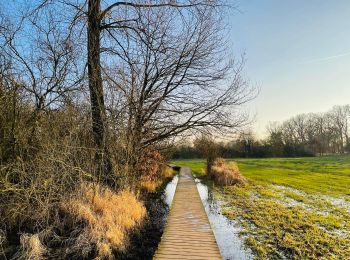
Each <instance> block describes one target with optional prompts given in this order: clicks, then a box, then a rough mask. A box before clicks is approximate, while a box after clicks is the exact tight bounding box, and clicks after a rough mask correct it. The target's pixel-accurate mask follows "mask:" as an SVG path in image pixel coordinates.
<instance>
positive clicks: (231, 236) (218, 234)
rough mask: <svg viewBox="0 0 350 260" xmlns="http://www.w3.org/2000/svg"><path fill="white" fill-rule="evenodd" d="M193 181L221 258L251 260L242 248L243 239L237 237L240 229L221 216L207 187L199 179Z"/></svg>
mask: <svg viewBox="0 0 350 260" xmlns="http://www.w3.org/2000/svg"><path fill="white" fill-rule="evenodd" d="M195 180H196V183H197V189H198V192H199V195H200V197H201V199H202V202H203V205H204V207H205V211H206V212H207V215H208V218H209V221H210V224H211V227H212V229H213V231H214V235H215V238H216V241H217V243H218V246H219V249H220V253H221V255H222V257H223V258H224V259H229V260H233V259H234V260H236V259H253V258H254V257H253V255H252V253H251V251H250V250H246V249H245V248H244V244H243V239H242V238H241V237H240V236H239V232H240V231H241V229H240V228H239V226H238V223H237V222H235V221H234V220H229V219H227V218H226V217H225V216H224V215H223V214H222V211H221V208H220V205H219V203H220V202H219V201H215V200H213V199H212V194H211V193H210V191H209V189H208V187H207V186H206V185H204V184H202V183H201V182H200V180H199V179H195Z"/></svg>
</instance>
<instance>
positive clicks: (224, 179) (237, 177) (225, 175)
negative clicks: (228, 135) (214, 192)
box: [211, 158, 246, 185]
mask: <svg viewBox="0 0 350 260" xmlns="http://www.w3.org/2000/svg"><path fill="white" fill-rule="evenodd" d="M211 174H212V177H213V179H214V181H215V182H216V183H218V184H219V185H234V184H244V183H245V182H246V179H245V178H244V176H243V175H241V173H240V171H239V168H238V165H237V163H236V162H227V163H226V162H225V161H224V160H223V159H222V158H218V159H216V160H215V162H214V165H213V167H212V172H211Z"/></svg>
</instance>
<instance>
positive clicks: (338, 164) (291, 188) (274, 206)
mask: <svg viewBox="0 0 350 260" xmlns="http://www.w3.org/2000/svg"><path fill="white" fill-rule="evenodd" d="M237 162H238V165H239V168H240V171H241V173H242V174H243V175H244V176H245V177H246V178H247V179H248V184H247V185H243V186H242V185H241V186H237V185H236V186H228V187H226V188H220V187H217V188H215V191H216V192H215V194H216V197H217V198H218V199H220V200H222V201H223V202H224V203H223V205H224V208H223V212H224V213H225V215H226V216H227V217H228V218H232V219H236V220H238V221H240V223H241V224H242V228H243V233H244V235H245V236H244V237H245V239H246V244H247V246H249V247H250V248H251V249H252V250H253V251H254V252H255V254H256V256H257V258H260V259H266V258H269V259H271V258H272V259H274V258H285V257H286V258H288V259H289V258H296V259H320V258H322V259H349V258H350V156H327V157H313V158H289V159H285V158H273V159H239V160H237ZM174 163H176V164H178V165H180V166H189V167H192V169H193V172H194V173H195V174H196V175H197V176H202V177H204V172H203V169H204V167H205V163H204V161H203V160H202V161H201V160H192V161H177V162H174Z"/></svg>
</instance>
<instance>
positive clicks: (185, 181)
mask: <svg viewBox="0 0 350 260" xmlns="http://www.w3.org/2000/svg"><path fill="white" fill-rule="evenodd" d="M154 259H155V260H163V259H164V260H165V259H198V260H199V259H201V260H202V259H208V260H211V259H213V260H214V259H222V258H221V255H220V251H219V248H218V245H217V243H216V240H215V236H214V233H213V231H212V229H211V227H210V224H209V220H208V217H207V214H206V212H205V209H204V206H203V203H202V201H201V198H200V196H199V193H198V190H197V186H196V183H195V181H194V179H193V176H192V174H191V168H188V167H183V168H181V170H180V177H179V181H178V184H177V187H176V192H175V196H174V200H173V202H172V205H171V209H170V213H169V216H168V220H167V224H166V227H165V230H164V233H163V236H162V239H161V242H160V244H159V246H158V250H157V251H156V254H155V255H154Z"/></svg>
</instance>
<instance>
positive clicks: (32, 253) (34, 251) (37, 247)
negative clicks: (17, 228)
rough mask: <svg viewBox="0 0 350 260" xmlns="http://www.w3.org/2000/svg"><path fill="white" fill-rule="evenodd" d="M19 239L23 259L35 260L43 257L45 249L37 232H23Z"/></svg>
mask: <svg viewBox="0 0 350 260" xmlns="http://www.w3.org/2000/svg"><path fill="white" fill-rule="evenodd" d="M20 241H21V246H22V249H23V252H24V257H25V259H30V260H37V259H43V258H44V254H45V253H46V251H47V250H46V248H45V246H44V245H43V244H42V243H41V241H40V239H39V235H38V234H34V235H30V234H23V235H21V239H20Z"/></svg>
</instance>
